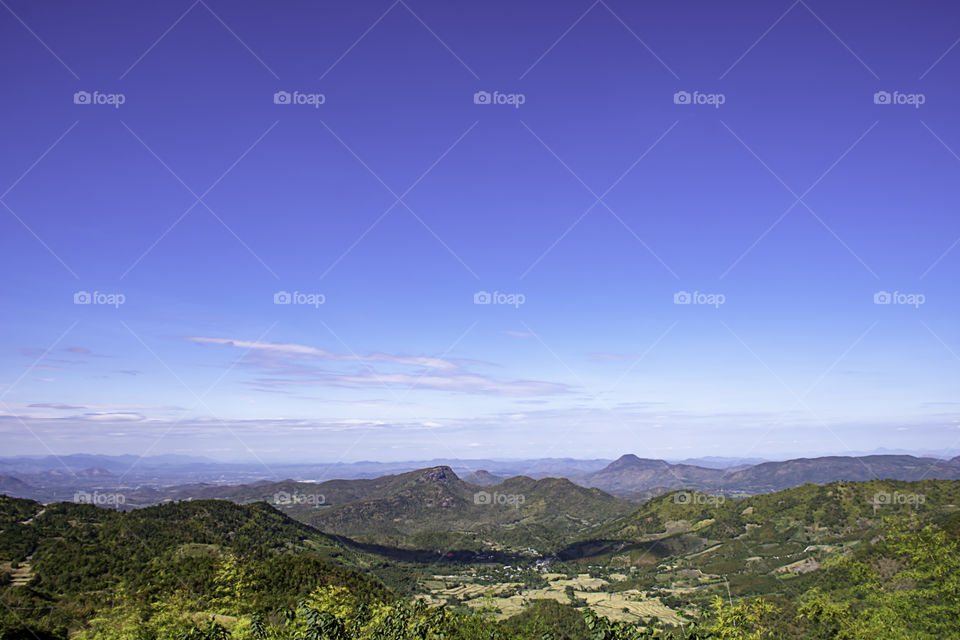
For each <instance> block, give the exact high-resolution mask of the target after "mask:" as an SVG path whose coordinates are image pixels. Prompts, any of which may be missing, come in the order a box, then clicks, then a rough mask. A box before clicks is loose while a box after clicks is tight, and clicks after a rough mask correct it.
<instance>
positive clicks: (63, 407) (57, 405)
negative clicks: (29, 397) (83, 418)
mask: <svg viewBox="0 0 960 640" xmlns="http://www.w3.org/2000/svg"><path fill="white" fill-rule="evenodd" d="M27 406H28V407H32V408H34V409H57V410H59V411H77V410H79V409H86V407H84V406H82V405H77V404H65V403H63V402H34V403H33V404H28V405H27Z"/></svg>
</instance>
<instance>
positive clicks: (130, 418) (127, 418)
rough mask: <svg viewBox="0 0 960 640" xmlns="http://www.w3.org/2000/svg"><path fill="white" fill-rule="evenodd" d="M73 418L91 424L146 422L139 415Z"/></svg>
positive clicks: (114, 414)
mask: <svg viewBox="0 0 960 640" xmlns="http://www.w3.org/2000/svg"><path fill="white" fill-rule="evenodd" d="M73 417H74V418H75V419H78V420H84V421H89V422H141V421H143V420H146V418H144V417H143V416H142V415H141V414H139V413H85V414H83V415H82V416H73Z"/></svg>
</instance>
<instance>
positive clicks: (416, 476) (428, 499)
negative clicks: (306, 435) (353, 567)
mask: <svg viewBox="0 0 960 640" xmlns="http://www.w3.org/2000/svg"><path fill="white" fill-rule="evenodd" d="M327 484H328V483H323V484H321V485H317V488H318V489H319V490H321V491H325V487H326V486H327ZM367 489H369V487H367ZM384 489H389V491H386V492H384V491H383V490H384ZM631 509H632V507H631V506H630V505H629V504H628V503H626V502H625V501H622V500H619V499H617V498H614V497H613V496H610V495H608V494H606V493H604V492H602V491H599V490H596V489H587V488H584V487H580V486H577V485H575V484H573V483H572V482H570V481H569V480H564V479H558V478H544V479H541V480H534V479H532V478H527V477H523V476H518V477H514V478H509V479H507V480H504V481H503V482H500V483H499V484H493V485H488V486H485V487H483V488H478V487H477V486H475V485H472V484H469V483H467V482H464V481H463V480H461V479H460V478H459V477H457V475H456V474H455V473H453V471H452V470H451V469H450V468H449V467H435V468H432V469H423V470H420V471H416V472H412V473H408V474H401V475H400V476H394V477H393V478H392V479H391V481H390V482H389V483H387V485H386V486H381V487H378V490H377V492H376V494H373V493H372V492H369V491H368V492H367V497H365V498H361V499H357V500H353V501H350V502H346V503H340V504H338V503H336V502H333V504H331V505H330V506H326V507H315V506H311V505H303V504H301V505H293V506H291V507H290V508H289V510H288V511H289V513H290V515H292V516H293V517H295V518H297V519H300V520H302V521H304V522H307V523H309V524H311V525H313V526H315V527H317V528H318V529H321V530H323V531H327V532H330V533H335V534H340V535H344V536H348V537H350V538H353V539H356V540H359V541H362V542H369V543H376V544H381V545H389V546H398V547H407V548H422V549H434V548H436V549H448V550H456V549H468V550H474V551H483V550H494V549H502V548H508V549H512V550H513V551H522V550H525V549H528V548H534V549H537V550H538V551H540V552H547V551H549V550H552V549H555V548H557V547H558V546H560V545H562V544H563V542H564V541H565V540H566V539H568V538H569V537H570V536H571V535H574V534H576V533H578V532H581V531H585V530H587V529H589V528H590V527H594V526H597V525H598V524H601V523H603V522H606V521H609V520H611V519H613V518H615V517H618V516H621V515H624V514H626V513H628V512H629V511H630V510H631Z"/></svg>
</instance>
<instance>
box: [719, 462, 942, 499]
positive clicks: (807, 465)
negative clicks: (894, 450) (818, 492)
mask: <svg viewBox="0 0 960 640" xmlns="http://www.w3.org/2000/svg"><path fill="white" fill-rule="evenodd" d="M956 460H957V459H956V458H954V459H953V460H946V461H945V460H937V459H934V458H916V457H914V456H906V455H873V456H861V457H855V458H854V457H846V456H827V457H822V458H798V459H796V460H786V461H783V462H764V463H762V464H758V465H755V466H753V467H749V468H747V469H743V470H740V471H736V472H734V473H731V474H729V475H727V476H726V477H725V478H724V480H723V484H724V486H725V487H727V488H729V489H733V490H737V489H743V490H745V491H750V492H755V493H762V492H768V491H778V490H781V489H788V488H790V487H796V486H799V485H801V484H804V483H807V482H812V483H815V484H826V483H828V482H836V481H838V480H848V481H850V480H873V479H891V480H924V479H927V478H939V479H958V478H960V464H958V462H957V461H956Z"/></svg>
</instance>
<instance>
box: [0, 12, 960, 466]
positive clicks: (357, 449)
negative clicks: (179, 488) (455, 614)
mask: <svg viewBox="0 0 960 640" xmlns="http://www.w3.org/2000/svg"><path fill="white" fill-rule="evenodd" d="M958 42H960V7H958V6H954V5H952V4H950V3H945V2H917V3H902V2H871V3H832V2H827V1H825V0H798V1H796V2H793V3H791V2H790V1H789V0H785V1H782V2H781V1H779V0H778V1H770V0H767V1H762V2H761V1H748V2H734V3H715V2H706V1H699V0H689V1H688V2H683V3H675V2H643V3H637V2H624V1H621V0H597V1H595V2H592V3H591V2H590V0H585V1H583V2H579V1H577V2H574V1H573V0H560V1H557V0H554V1H552V2H545V1H544V2H520V3H518V2H507V1H501V0H496V1H491V2H483V3H449V2H437V1H433V0H396V1H394V2H391V0H384V1H376V2H373V1H370V2H367V1H364V2H353V3H335V2H322V1H321V2H318V1H312V0H311V1H289V2H284V3H282V5H278V4H277V3H269V2H247V1H242V2H226V1H225V0H196V1H194V2H191V0H185V1H183V2H180V1H176V2H164V3H129V2H119V1H117V2H93V1H91V2H83V3H77V2H66V1H53V2H44V3H37V2H30V1H29V0H2V2H0V83H2V86H3V88H4V89H3V93H4V99H3V100H2V101H0V140H2V148H3V153H2V154H0V268H2V269H3V273H4V277H3V278H2V279H0V332H2V335H3V341H2V343H0V443H2V447H0V449H2V452H3V454H4V455H27V454H33V455H45V454H51V453H52V454H56V455H62V454H68V453H78V452H98V453H113V454H126V453H130V454H135V455H155V454H161V453H182V454H197V455H207V456H209V457H212V458H216V459H222V460H289V461H322V462H336V461H345V462H349V461H354V460H384V461H391V460H416V459H426V458H435V457H445V458H490V457H494V458H531V457H577V458H596V457H616V456H619V455H621V454H623V453H628V452H630V453H635V454H637V455H640V456H645V457H663V458H668V459H680V458H685V457H692V456H702V455H730V456H742V457H785V456H795V455H815V454H843V453H845V452H850V451H870V450H875V449H906V450H911V451H923V452H934V453H935V452H945V451H950V450H953V449H956V448H957V446H958V445H960V411H958V410H960V396H958V392H957V391H958V389H960V385H958V382H960V324H958V322H957V318H958V314H960V301H958V297H957V289H956V281H957V278H956V274H957V270H958V268H960V247H958V244H960V212H958V209H957V202H958V195H960V179H958V178H960V155H958V153H960V121H958V120H957V118H956V113H957V112H958V108H960V90H958V88H957V83H956V78H957V74H958V73H960V46H957V45H958Z"/></svg>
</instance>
